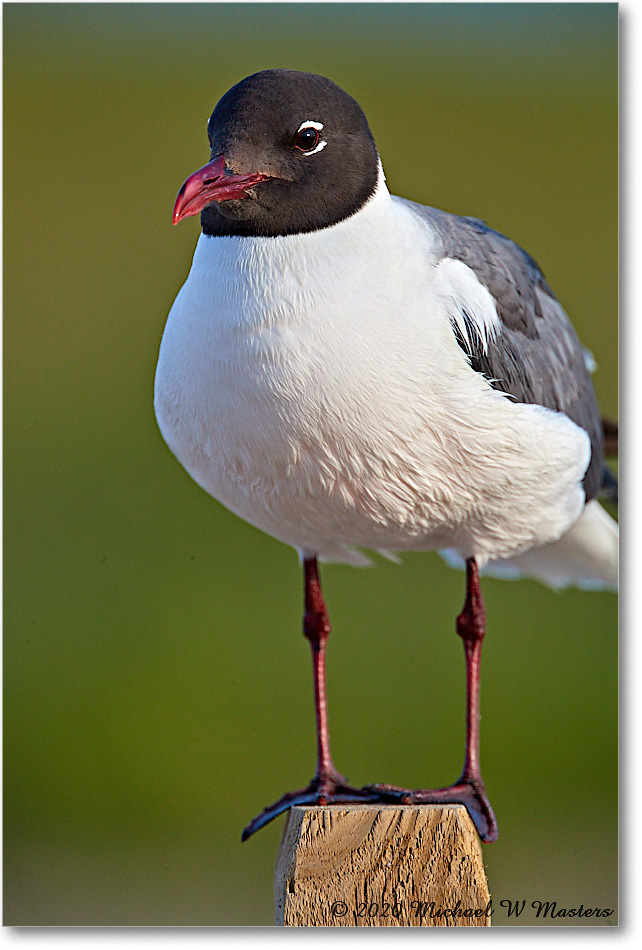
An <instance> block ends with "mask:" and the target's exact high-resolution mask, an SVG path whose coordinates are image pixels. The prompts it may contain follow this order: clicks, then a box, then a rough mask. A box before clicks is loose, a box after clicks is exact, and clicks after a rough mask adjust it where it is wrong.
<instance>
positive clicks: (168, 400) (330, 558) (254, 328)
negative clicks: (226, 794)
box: [154, 69, 618, 842]
mask: <svg viewBox="0 0 642 950" xmlns="http://www.w3.org/2000/svg"><path fill="white" fill-rule="evenodd" d="M207 131H208V138H209V147H210V159H209V161H208V162H207V163H206V164H205V165H204V166H203V167H202V168H200V169H199V170H198V171H196V172H194V173H193V174H191V175H190V176H189V177H188V178H187V179H186V181H185V182H184V184H183V185H182V186H181V188H180V190H179V192H178V196H177V198H176V202H175V206H174V211H173V223H174V224H177V223H178V222H180V221H182V220H183V219H185V218H188V217H190V216H194V215H198V214H200V222H201V231H202V233H201V235H200V236H199V238H198V242H197V245H196V250H195V253H194V258H193V262H192V266H191V269H190V271H189V275H188V277H187V280H186V281H185V283H184V285H183V286H182V288H181V290H180V291H179V293H178V296H177V297H176V300H175V302H174V304H173V306H172V308H171V311H170V313H169V317H168V319H167V323H166V326H165V329H164V332H163V335H162V340H161V344H160V351H159V357H158V364H157V369H156V375H155V383H154V406H155V413H156V418H157V422H158V426H159V428H160V432H161V434H162V436H163V438H164V440H165V441H166V443H167V445H168V446H169V449H170V450H171V452H172V453H173V454H174V455H175V456H176V458H177V459H178V460H179V462H180V463H181V464H182V465H183V466H184V468H185V469H186V470H187V472H188V473H189V474H190V475H191V477H192V478H193V479H194V480H195V481H196V482H197V483H198V485H200V486H201V487H202V488H203V489H204V490H205V491H206V492H208V493H209V494H210V495H211V496H213V498H215V499H216V500H217V501H218V502H220V503H221V504H222V505H224V506H225V507H226V508H228V509H229V510H230V511H231V512H233V513H234V514H235V515H237V516H239V517H240V518H242V519H244V520H245V521H247V522H249V523H250V524H252V525H254V526H255V527H256V528H258V529H260V530H261V531H263V532H266V533H267V534H269V535H271V536H272V537H274V538H276V539H278V540H279V541H281V542H283V543H285V544H287V545H290V546H291V547H293V548H294V549H295V550H296V551H297V552H298V555H299V558H300V561H301V564H302V571H303V586H304V617H303V633H304V636H305V637H306V638H307V640H308V641H309V643H310V647H311V652H312V660H313V677H314V696H315V714H316V739H317V768H316V772H315V775H314V778H313V779H312V781H311V782H310V783H309V784H308V785H307V786H305V787H304V788H301V789H298V790H297V791H294V792H288V793H286V794H285V795H284V796H283V797H282V798H281V799H279V801H277V802H275V803H274V804H273V805H270V806H268V807H267V808H265V809H264V810H263V811H262V812H261V813H260V814H259V815H258V816H257V817H256V818H255V819H254V820H253V821H251V822H250V823H249V825H248V826H247V827H246V828H245V830H244V831H243V835H242V837H243V839H246V838H248V837H250V835H252V834H254V833H255V832H256V831H257V830H258V829H259V828H261V827H263V826H264V825H265V824H267V823H268V822H269V821H271V820H272V819H273V818H275V817H276V816H277V815H279V814H281V813H283V812H285V811H286V810H288V809H289V808H290V807H292V806H293V805H306V804H308V805H314V804H323V805H325V804H333V803H345V802H364V803H367V802H388V803H395V802H397V803H413V804H421V803H460V804H463V805H465V806H466V808H467V809H468V811H469V813H470V815H471V818H472V819H473V821H474V823H475V827H476V828H477V831H478V833H479V836H480V838H481V840H482V841H485V842H490V841H494V840H496V838H497V835H498V825H497V820H496V817H495V814H494V811H493V809H492V806H491V804H490V801H489V798H488V794H487V791H486V787H485V784H484V781H483V777H482V771H481V765H480V756H479V720H480V705H479V686H480V662H481V649H482V643H483V640H484V635H485V626H486V615H485V608H484V600H483V594H482V587H481V581H480V574H491V575H492V574H496V575H499V576H506V577H514V576H524V575H526V576H531V577H535V578H537V579H539V580H540V581H542V582H544V583H547V584H549V585H550V586H553V587H564V586H567V585H569V584H573V585H576V586H579V587H586V588H601V589H615V588H616V585H617V551H618V546H617V526H616V522H615V520H614V519H613V518H612V517H611V516H610V515H609V514H608V513H607V511H606V510H605V509H604V507H602V506H601V505H600V503H599V501H598V496H599V495H600V491H601V487H602V485H603V484H606V483H607V482H608V477H607V475H606V474H605V471H606V470H605V466H604V449H603V441H604V439H603V431H602V425H601V420H600V413H599V410H598V406H597V401H596V396H595V392H594V389H593V384H592V381H591V370H592V358H591V356H590V354H589V353H588V351H587V350H586V349H585V348H584V347H583V346H582V344H581V343H580V342H579V340H578V337H577V335H576V333H575V331H574V329H573V327H572V325H571V323H570V321H569V318H568V317H567V315H566V313H565V311H564V310H563V308H562V305H561V304H560V302H559V301H558V299H557V298H556V296H555V295H554V293H553V291H552V289H551V288H550V286H549V285H548V283H547V281H546V279H545V278H544V275H543V273H542V271H541V269H540V267H539V266H538V264H537V263H536V262H535V260H534V259H533V258H532V257H531V256H530V255H529V254H528V253H527V252H526V251H524V250H523V249H522V248H521V247H519V246H518V245H517V244H516V243H514V242H513V241H512V240H510V239H509V238H507V237H505V236H504V235H502V234H500V233H499V232H498V231H495V230H493V228H491V227H489V226H488V225H487V224H486V223H484V222H483V221H482V220H480V219H478V218H474V217H461V216H457V215H454V214H451V213H448V212H445V211H441V210H438V209H436V208H432V207H428V206H424V205H422V204H418V203H416V202H414V201H411V200H409V199H406V198H403V197H399V196H395V195H392V194H391V193H390V192H389V191H388V188H387V185H386V179H385V175H384V172H383V166H382V162H381V159H380V156H379V152H378V150H377V147H376V144H375V141H374V138H373V135H372V132H371V130H370V127H369V125H368V121H367V119H366V116H365V114H364V112H363V110H362V109H361V107H360V106H359V104H358V103H357V102H356V100H355V99H353V98H352V97H351V96H350V95H349V94H348V93H347V92H345V91H344V90H343V89H341V88H340V87H339V86H337V85H336V84H335V83H334V82H333V81H332V80H330V79H327V78H325V77H323V76H319V75H315V74H311V73H306V72H300V71H297V70H291V69H267V70H262V71H259V72H256V73H254V74H253V75H250V76H248V77H246V78H245V79H243V80H241V81H240V82H238V83H237V84H236V85H234V86H233V87H232V88H231V89H229V90H228V91H227V92H226V93H225V94H224V95H223V96H222V98H221V99H220V100H219V102H218V104H217V105H216V107H215V108H214V111H213V112H212V114H211V116H210V118H209V121H208V126H207ZM429 550H436V551H439V552H440V553H442V555H443V556H444V557H445V558H446V559H447V560H448V561H449V563H451V564H454V565H457V566H460V567H462V568H463V569H464V571H465V578H466V591H465V599H464V605H463V608H462V610H461V612H460V613H459V615H458V616H457V619H456V632H457V634H458V635H459V636H460V637H461V639H462V641H463V645H464V653H465V664H466V745H465V755H464V766H463V770H462V773H461V776H460V777H459V778H458V779H457V780H456V781H455V782H454V783H453V784H452V785H450V786H448V787H444V788H438V789H429V788H426V789H412V788H405V787H401V786H395V785H390V784H386V783H373V784H370V785H365V786H363V787H354V786H352V785H350V784H349V783H348V781H347V780H346V779H345V778H344V777H343V775H342V774H341V773H340V772H338V770H337V768H336V767H335V765H334V762H333V759H332V755H331V752H330V740H329V727H328V709H327V698H326V678H325V658H326V647H327V642H328V636H329V633H330V619H329V613H328V609H327V607H326V603H325V600H324V596H323V592H322V587H321V578H320V569H319V564H320V563H322V562H339V563H346V564H352V565H355V566H359V565H366V564H369V563H371V558H370V556H369V554H368V552H379V553H381V554H383V555H384V556H388V557H392V558H399V557H401V556H403V554H404V552H409V551H429Z"/></svg>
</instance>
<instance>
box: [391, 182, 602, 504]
mask: <svg viewBox="0 0 642 950" xmlns="http://www.w3.org/2000/svg"><path fill="white" fill-rule="evenodd" d="M400 200H401V201H403V203H404V204H405V205H406V206H408V207H410V208H411V210H412V211H413V212H414V213H415V214H417V215H419V216H420V217H421V218H423V219H424V220H425V221H426V222H427V223H428V224H429V226H430V228H431V230H432V231H433V232H434V233H435V234H436V236H437V240H438V242H439V245H440V247H439V249H438V253H439V254H441V256H442V257H444V258H445V257H449V258H454V259H455V260H458V261H462V262H463V263H464V264H466V265H467V266H468V267H470V268H471V270H473V271H474V273H475V275H476V276H477V279H478V280H479V281H480V283H482V284H483V285H484V287H486V289H487V290H488V291H489V292H490V294H491V296H492V297H493V298H494V300H495V303H496V309H497V314H498V316H499V318H500V320H501V331H500V333H499V334H497V336H496V337H495V338H494V339H493V340H490V341H489V342H488V345H487V349H486V352H484V350H483V349H482V345H481V341H479V340H478V338H477V337H476V336H475V335H474V334H472V333H471V334H469V341H466V340H464V338H463V336H462V334H461V333H460V331H459V329H458V328H457V327H456V326H453V329H454V332H455V334H456V336H457V342H458V343H459V345H460V346H461V347H462V349H463V350H464V351H465V352H466V354H467V355H468V358H469V360H470V364H471V366H472V368H473V369H474V370H476V371H477V372H479V373H483V375H484V376H486V377H487V378H488V379H489V381H490V383H491V385H492V386H493V387H494V388H495V389H498V390H501V391H502V392H505V393H508V394H510V395H511V396H513V397H514V399H516V400H517V401H518V402H524V403H534V404H537V405H540V406H546V408H547V409H554V410H557V411H559V412H563V413H565V414H566V415H567V416H568V417H569V418H570V419H572V420H573V422H575V423H576V424H577V425H579V426H581V427H582V429H584V430H585V431H586V432H587V433H588V435H589V437H590V439H591V449H592V452H591V461H590V463H589V467H588V469H587V471H586V475H585V476H584V490H585V493H586V499H587V501H589V500H590V499H591V498H594V497H595V496H596V495H597V494H598V492H599V489H600V485H601V482H602V468H603V454H604V452H603V444H604V436H603V431H602V425H601V421H600V413H599V410H598V406H597V399H596V397H595V391H594V389H593V383H592V382H591V375H590V372H589V369H588V367H587V360H586V351H585V350H584V348H583V347H582V345H581V343H580V341H579V340H578V338H577V335H576V333H575V330H574V329H573V327H572V325H571V322H570V320H569V319H568V317H567V315H566V313H565V312H564V310H563V308H562V305H561V304H560V302H559V301H558V300H557V298H556V297H555V294H554V293H553V291H552V290H551V288H550V287H549V286H548V284H547V282H546V280H545V279H544V275H543V274H542V272H541V270H540V268H539V267H538V265H537V263H536V262H535V261H534V260H533V258H532V257H531V256H530V255H529V254H527V253H526V251H524V250H522V248H521V247H519V245H517V244H515V242H514V241H511V240H510V239H509V238H507V237H504V235H503V234H499V232H497V231H493V229H492V228H490V227H489V226H488V225H487V224H485V222H483V221H480V220H478V219H477V218H462V217H458V216H457V215H454V214H447V213H446V212H445V211H439V210H438V209H436V208H429V207H426V206H424V205H419V204H416V203H415V202H412V201H407V200H406V199H404V198H402V199H400ZM464 316H465V315H464Z"/></svg>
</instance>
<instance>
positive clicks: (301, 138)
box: [294, 125, 321, 152]
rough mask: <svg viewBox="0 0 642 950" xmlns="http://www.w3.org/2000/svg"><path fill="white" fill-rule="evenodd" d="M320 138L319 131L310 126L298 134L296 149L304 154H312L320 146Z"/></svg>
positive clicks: (300, 130)
mask: <svg viewBox="0 0 642 950" xmlns="http://www.w3.org/2000/svg"><path fill="white" fill-rule="evenodd" d="M320 138H321V136H320V135H319V130H318V129H315V128H313V127H312V126H310V125H308V126H306V127H305V128H303V129H299V131H298V132H297V134H296V138H295V140H294V147H295V148H298V149H300V150H301V151H302V152H312V151H313V150H314V149H315V148H316V147H317V145H318V144H319V139H320Z"/></svg>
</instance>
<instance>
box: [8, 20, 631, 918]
mask: <svg viewBox="0 0 642 950" xmlns="http://www.w3.org/2000/svg"><path fill="white" fill-rule="evenodd" d="M3 14H4V131H5V140H4V158H5V179H4V182H5V187H4V200H5V219H4V236H5V243H4V292H5V299H4V314H5V320H4V324H5V377H4V380H5V382H4V407H5V496H6V501H7V504H6V511H5V548H4V552H5V587H4V590H5V628H4V629H5V773H4V774H5V923H8V924H112V925H113V924H139V925H140V924H157V925H162V924H192V925H194V924H243V923H245V924H270V923H271V922H272V920H273V916H272V913H273V912H272V867H273V860H274V856H275V852H276V848H277V845H278V840H279V834H280V825H281V824H282V819H281V820H280V821H278V822H275V823H274V824H273V825H272V826H270V827H268V828H267V829H266V830H265V831H263V832H261V833H260V834H259V835H257V837H256V838H253V839H252V840H251V841H250V842H248V843H247V844H245V845H243V846H241V844H240V838H239V836H240V831H241V828H242V827H243V825H244V824H245V823H246V821H247V820H248V819H249V818H251V817H252V815H253V814H254V813H256V812H257V811H259V810H260V809H261V807H262V806H263V805H264V804H266V803H267V802H269V801H271V800H273V799H274V798H276V797H278V796H279V795H280V794H281V793H282V792H283V791H285V790H286V789H288V788H294V787H298V786H299V785H301V784H303V783H304V782H305V781H307V780H308V778H309V777H310V776H311V774H312V771H313V769H314V740H313V723H314V717H313V708H312V689H311V676H310V669H309V658H308V655H307V646H306V644H305V642H304V640H303V638H302V637H301V636H300V633H299V625H300V610H301V607H300V600H301V591H300V577H299V570H298V565H297V559H296V556H295V554H294V553H293V552H292V551H290V550H288V549H286V548H285V547H283V546H281V545H279V544H278V543H277V542H275V541H273V540H272V539H270V538H268V537H266V536H263V535H261V534H260V533H259V532H257V531H256V530H254V529H253V528H251V527H250V526H248V525H246V524H244V523H242V522H241V521H239V520H238V519H236V518H235V517H233V516H232V515H231V514H229V513H228V512H227V511H225V510H224V509H223V508H221V507H220V506H219V505H218V504H216V503H214V502H213V501H212V500H211V499H210V498H208V497H207V496H206V495H205V494H204V493H203V492H202V491H201V490H200V489H199V488H197V486H196V485H195V484H193V483H192V482H191V481H190V479H189V478H188V476H187V475H186V474H185V473H184V472H183V470H182V469H181V467H180V466H179V465H178V463H177V462H176V461H175V460H174V459H173V457H172V456H171V454H170V453H169V451H168V450H167V448H166V447H165V445H164V444H163V442H162V439H161V437H160V435H159V433H158V430H157V428H156V425H155V421H154V417H153V411H152V383H153V375H154V367H155V360H156V354H157V349H158V343H159V340H160V336H161V332H162V329H163V324H164V320H165V317H166V314H167V312H168V310H169V308H170V306H171V303H172V300H173V297H174V296H175V294H176V292H177V290H178V288H179V286H180V284H181V282H182V281H183V280H184V278H185V275H186V273H187V270H188V267H189V263H190V258H191V253H192V249H193V245H194V243H195V240H196V237H197V233H198V224H197V222H196V220H194V221H191V222H188V223H186V224H184V225H183V226H181V227H180V228H178V229H176V230H173V229H172V228H171V227H170V221H171V210H172V205H173V200H174V196H175V194H176V191H177V189H178V186H179V185H180V183H181V182H182V181H183V179H184V178H185V177H186V176H187V174H188V173H190V172H191V171H193V170H194V169H195V168H197V167H198V166H200V165H201V164H202V163H203V162H204V161H205V160H206V159H207V157H208V150H207V141H206V135H205V125H206V119H207V117H208V116H209V114H210V111H211V109H212V108H213V106H214V104H215V103H216V100H217V99H218V98H219V96H220V95H222V93H223V92H224V91H225V90H226V89H227V88H228V87H229V86H230V85H231V84H233V83H234V82H236V81H238V80H239V79H241V78H242V77H243V76H245V75H247V74H248V73H250V72H254V71H256V70H258V69H261V68H265V67H269V66H288V67H291V68H296V69H305V70H309V71H314V72H320V73H323V74H325V75H328V76H330V77H331V78H333V79H334V80H335V81H336V82H338V83H339V84H340V85H341V86H343V87H344V88H346V89H347V90H348V91H349V92H350V93H351V94H352V95H353V96H355V98H356V99H357V100H358V101H359V102H360V103H361V105H362V106H363V108H364V110H365V112H366V114H367V115H368V117H369V119H370V122H371V126H372V129H373V132H374V134H375V137H376V140H377V142H378V145H379V149H380V152H381V154H382V158H383V162H384V167H385V169H386V173H387V178H388V184H389V186H390V189H391V190H392V191H394V192H396V193H399V194H403V195H405V196H407V197H411V198H413V199H416V200H418V201H422V202H424V203H428V204H434V205H436V206H439V207H443V208H446V209H448V210H451V211H455V212H458V213H467V214H473V215H476V216H479V217H482V218H484V219H485V220H487V221H488V222H489V223H490V224H491V225H493V226H494V227H496V228H498V229H499V230H501V231H503V232H504V233H507V234H509V235H510V236H511V237H513V238H514V239H515V240H517V241H518V242H519V243H521V244H522V245H523V246H525V247H526V248H527V249H528V250H529V251H530V252H531V253H532V254H533V255H534V257H535V258H536V259H537V260H538V261H539V262H540V264H541V265H542V267H543V269H544V271H545V273H546V276H547V278H548V280H549V282H550V283H551V284H552V286H553V288H554V289H555V291H556V293H557V294H558V296H559V297H560V298H561V300H562V301H563V303H564V304H565V306H566V308H567V310H568V312H569V314H570V315H571V317H572V319H573V320H574V322H575V325H576V327H577V328H578V331H579V332H580V335H581V336H582V339H583V341H584V343H585V344H586V345H587V346H588V347H589V348H590V349H592V350H593V352H594V353H595V356H596V359H597V362H598V364H599V371H598V373H597V374H596V376H595V382H596V388H597V390H598V395H599V397H600V400H601V403H602V406H603V409H604V411H605V412H607V413H608V414H610V415H616V412H617V380H616V360H617V192H616V189H617V6H616V4H551V5H547V4H532V5H530V4H496V5H492V4H490V5H486V4H474V5H465V4H454V5H448V4H412V5H406V4H380V5H372V4H356V5H353V4H327V5H325V4H302V5H298V4H285V5H272V4H267V5H247V4H238V5H235V4H230V5H226V4H222V5H219V4H212V5H209V4H193V5H192V4H185V5H178V4H161V5H152V4H141V5H133V4H132V5H109V4H106V5H101V4H99V5H94V4H91V5H90V4H79V5H76V4H71V5H65V4H51V5H49V4H45V5H38V4H6V5H5V6H4V7H3ZM324 581H325V587H326V593H327V599H328V602H329V605H330V610H331V613H332V617H333V622H334V633H333V636H332V639H331V643H330V652H329V702H330V717H331V725H332V732H333V749H334V753H335V758H336V761H337V765H338V767H339V768H340V769H342V770H344V771H345V772H346V773H347V775H348V776H349V777H350V779H352V780H353V781H354V782H356V783H363V782H368V781H390V782H398V783H404V784H410V785H413V784H414V785H422V784H423V785H428V784H438V783H442V782H443V783H445V782H448V781H450V780H452V779H453V778H454V777H455V776H456V774H458V770H459V767H460V764H461V757H462V754H463V749H462V744H463V734H464V670H463V659H462V655H461V646H460V644H459V642H458V640H457V638H456V636H455V634H454V618H455V616H456V613H457V612H458V610H459V608H460V605H461V602H462V598H463V577H462V575H460V574H458V573H456V572H452V571H450V570H449V569H448V568H447V567H446V566H445V565H443V564H442V563H441V561H440V559H439V558H438V557H437V556H436V555H432V554H426V555H414V556H409V557H407V558H405V563H404V566H403V567H401V568H399V567H396V566H394V565H391V564H387V563H381V564H380V565H378V566H377V567H376V569H374V570H369V571H358V570H354V569H351V568H347V567H340V566H328V567H327V568H326V569H325V571H324ZM485 591H486V598H487V608H488V616H489V630H488V637H487V639H486V645H485V648H484V653H485V655H484V675H483V696H482V706H483V714H484V716H483V729H482V742H483V749H482V756H483V764H484V772H485V777H486V781H487V785H488V788H489V791H490V795H491V799H492V801H493V803H494V805H495V808H496V811H497V814H498V817H499V822H500V829H501V837H500V840H499V842H498V843H497V844H496V845H493V846H490V847H488V848H486V849H485V852H484V854H485V860H486V862H487V869H488V875H489V880H490V887H491V892H492V894H493V896H494V897H495V899H496V900H500V899H502V898H511V899H522V898H525V899H526V900H527V901H530V900H536V899H549V900H551V899H555V900H557V901H558V903H560V904H566V905H567V906H568V905H572V904H578V903H579V902H581V901H583V902H584V904H585V906H586V905H587V904H597V905H599V906H605V905H608V906H615V905H616V901H617V877H616V875H617V844H616V833H617V791H616V779H617V721H616V716H617V692H616V690H617V614H616V599H615V598H614V597H613V596H612V595H608V594H584V593H580V592H577V591H569V592H566V593H563V594H555V593H552V592H550V591H548V590H547V589H545V588H543V587H540V586H538V585H537V584H535V583H530V582H522V583H518V584H512V583H501V582H498V581H490V580H488V581H487V582H486V583H485ZM522 920H523V919H522ZM511 922H512V923H518V924H519V923H520V922H521V921H515V920H513V921H505V920H502V919H501V916H500V914H499V912H498V914H497V916H496V918H495V919H494V923H496V924H501V923H511ZM529 922H531V921H529ZM608 923H611V924H612V923H613V918H611V919H610V920H609V921H608Z"/></svg>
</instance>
